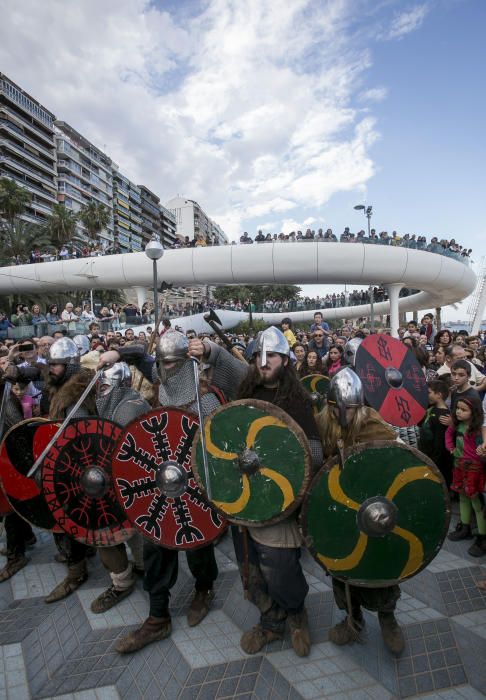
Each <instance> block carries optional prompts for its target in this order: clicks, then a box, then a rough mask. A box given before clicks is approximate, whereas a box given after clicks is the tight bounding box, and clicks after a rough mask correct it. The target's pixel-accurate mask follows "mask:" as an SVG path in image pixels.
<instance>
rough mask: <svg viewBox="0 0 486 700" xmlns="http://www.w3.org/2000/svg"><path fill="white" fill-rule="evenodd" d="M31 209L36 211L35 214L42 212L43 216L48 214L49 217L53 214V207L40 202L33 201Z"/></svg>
mask: <svg viewBox="0 0 486 700" xmlns="http://www.w3.org/2000/svg"><path fill="white" fill-rule="evenodd" d="M29 207H30V208H31V209H32V210H33V211H35V212H39V211H40V212H42V213H43V214H47V215H48V216H49V215H50V214H52V205H51V206H49V205H48V204H43V203H42V202H39V200H33V201H32V202H31V203H30V205H29Z"/></svg>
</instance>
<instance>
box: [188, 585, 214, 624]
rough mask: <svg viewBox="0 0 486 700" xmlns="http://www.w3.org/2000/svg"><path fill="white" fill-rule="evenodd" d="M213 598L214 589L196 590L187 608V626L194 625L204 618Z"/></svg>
mask: <svg viewBox="0 0 486 700" xmlns="http://www.w3.org/2000/svg"><path fill="white" fill-rule="evenodd" d="M213 598H214V591H213V590H212V589H211V590H209V591H196V592H195V593H194V597H193V599H192V601H191V605H190V607H189V610H188V611H187V624H188V625H189V627H195V626H196V625H198V624H199V623H200V622H201V620H204V618H205V617H206V615H207V614H208V612H209V608H210V607H211V601H212V600H213Z"/></svg>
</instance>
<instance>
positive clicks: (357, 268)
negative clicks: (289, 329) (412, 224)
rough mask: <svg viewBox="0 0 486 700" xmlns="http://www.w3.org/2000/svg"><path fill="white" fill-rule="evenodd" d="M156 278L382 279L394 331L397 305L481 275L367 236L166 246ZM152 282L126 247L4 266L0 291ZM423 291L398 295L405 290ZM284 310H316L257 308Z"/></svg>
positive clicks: (435, 301)
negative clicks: (335, 240) (349, 240)
mask: <svg viewBox="0 0 486 700" xmlns="http://www.w3.org/2000/svg"><path fill="white" fill-rule="evenodd" d="M157 279H158V284H159V285H160V284H161V283H162V282H167V283H169V284H174V285H175V286H184V285H191V286H192V285H224V284H228V285H231V284H251V285H255V284H314V285H319V284H347V285H370V284H373V285H382V286H384V287H386V289H387V291H388V295H389V300H388V301H385V302H381V303H377V304H375V305H374V313H375V314H377V315H381V314H388V313H389V314H390V325H391V328H392V332H393V333H394V334H395V333H396V329H397V328H398V325H399V323H398V319H399V311H412V310H416V309H417V310H418V309H431V308H434V307H436V306H446V305H447V304H452V303H455V302H458V301H461V300H462V299H464V298H465V297H467V296H469V294H471V293H472V292H473V290H474V288H475V285H476V276H475V274H474V273H473V271H472V270H471V268H470V267H468V265H467V264H465V263H463V262H461V261H460V260H457V259H454V258H450V257H446V256H444V255H440V254H438V253H430V252H426V251H421V250H413V249H410V248H402V247H393V246H382V245H365V244H362V243H322V242H316V241H312V242H297V243H264V244H260V245H257V244H254V245H227V246H217V247H207V248H181V249H178V250H166V251H165V253H164V256H163V257H162V258H161V259H160V260H159V261H158V262H157ZM152 285H153V267H152V261H151V260H149V259H148V258H147V257H146V255H145V254H144V253H126V254H123V255H107V256H103V257H94V258H81V259H75V260H65V261H56V262H44V263H37V264H32V265H15V266H11V267H3V268H0V294H4V295H7V294H22V293H29V294H31V295H32V294H35V293H39V294H42V293H43V292H47V291H49V292H56V291H58V292H67V291H69V290H70V289H72V290H75V289H76V290H79V289H87V290H90V289H94V290H95V289H127V288H130V287H131V288H134V289H135V290H136V291H137V294H138V300H139V303H141V302H143V300H144V298H145V293H146V292H145V290H146V288H147V287H152ZM403 287H407V288H409V289H417V290H420V291H419V292H418V293H415V294H412V295H410V296H408V297H403V298H399V292H400V289H402V288H403ZM218 314H219V315H220V317H221V320H222V322H223V326H224V327H226V328H231V327H233V326H235V325H236V324H237V323H238V322H239V321H240V320H241V319H242V318H246V317H247V314H245V313H242V312H230V311H226V312H218ZM322 314H323V316H324V318H325V319H328V320H329V319H333V318H343V316H345V317H346V318H349V319H352V318H358V317H360V316H367V315H369V314H370V306H369V305H367V304H365V305H360V306H348V307H345V308H343V307H340V308H333V309H324V310H323V311H322ZM283 316H288V317H290V318H291V319H292V320H293V321H295V322H299V321H307V320H309V319H311V318H312V316H313V311H294V312H290V313H285V314H277V313H269V314H260V313H257V314H254V317H255V318H263V319H264V320H267V321H268V322H270V323H278V322H279V321H280V320H281V318H282V317H283ZM174 321H175V322H176V323H178V325H181V326H182V327H183V328H184V327H186V326H187V327H191V328H195V330H197V331H200V330H203V326H204V329H205V330H208V329H209V327H208V326H205V324H204V321H203V319H202V316H201V317H200V318H198V317H197V316H196V317H195V316H191V317H183V318H181V319H175V320H174Z"/></svg>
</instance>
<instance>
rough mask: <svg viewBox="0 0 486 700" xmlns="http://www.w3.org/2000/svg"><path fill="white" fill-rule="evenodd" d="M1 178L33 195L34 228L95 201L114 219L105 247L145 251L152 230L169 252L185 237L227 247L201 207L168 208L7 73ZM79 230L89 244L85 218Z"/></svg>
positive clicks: (0, 79)
mask: <svg viewBox="0 0 486 700" xmlns="http://www.w3.org/2000/svg"><path fill="white" fill-rule="evenodd" d="M0 177H8V178H11V179H12V180H14V181H15V182H16V183H17V184H18V185H20V186H22V187H25V188H26V189H27V190H28V191H29V192H30V194H31V196H32V201H31V203H30V205H29V206H28V208H27V210H26V212H25V214H24V215H23V217H22V218H23V219H25V220H26V221H28V222H31V223H34V224H40V225H42V224H44V223H45V221H46V218H47V217H48V216H49V214H51V212H52V207H53V205H54V204H55V203H56V202H60V203H62V204H64V206H65V207H66V208H67V209H69V210H70V211H73V212H74V213H78V212H79V211H80V210H81V207H82V206H83V205H85V204H89V203H90V202H98V203H99V204H103V205H104V206H105V207H106V208H107V209H108V212H109V215H110V220H109V223H108V226H107V227H106V229H105V230H103V231H101V233H100V234H99V239H100V242H101V243H102V244H103V246H104V247H105V248H106V249H107V250H110V249H113V248H114V247H115V249H119V250H120V252H129V251H140V250H143V249H144V247H145V245H146V243H147V242H148V241H149V240H150V238H151V237H152V235H153V234H154V233H155V234H157V235H158V236H159V237H160V239H161V241H162V243H163V245H164V246H166V247H169V246H170V245H171V244H172V243H174V242H175V241H176V239H177V237H178V236H179V237H181V236H182V237H184V236H186V235H188V236H190V237H191V238H195V237H197V236H198V235H202V236H204V237H206V236H209V237H211V236H212V235H213V234H214V235H216V236H217V238H218V240H219V242H220V243H224V242H227V237H226V235H225V233H224V232H223V231H222V230H221V228H220V227H219V226H218V225H217V224H216V223H215V222H214V221H212V220H211V219H210V218H209V217H208V216H207V215H206V214H205V212H204V211H203V210H202V208H201V207H200V206H199V204H198V203H197V202H195V201H193V200H190V199H185V198H182V197H174V198H173V199H171V200H170V202H168V203H167V205H166V206H162V205H161V203H160V197H158V196H157V195H156V194H154V193H153V192H151V190H149V189H148V188H147V187H145V186H144V185H136V184H135V183H134V182H132V181H131V180H130V179H129V178H128V177H127V176H126V175H124V174H123V173H122V172H120V170H119V167H118V165H117V164H116V163H114V162H113V161H112V159H111V158H110V157H109V156H108V155H107V154H106V153H104V152H103V151H101V150H100V149H99V148H97V147H96V146H95V145H94V144H93V143H91V142H90V141H89V140H88V139H87V138H86V137H85V136H83V135H82V134H80V133H79V132H78V131H76V129H74V127H72V126H71V125H70V124H68V123H67V122H65V121H62V120H60V119H57V118H56V116H55V115H54V114H53V113H52V112H49V110H47V109H46V108H45V107H43V106H42V105H41V104H40V103H39V102H37V101H36V100H35V99H34V98H33V97H31V96H30V95H29V94H28V93H26V92H25V91H24V90H22V88H20V87H19V86H18V85H16V84H15V83H13V82H12V81H11V80H10V79H9V78H8V77H7V76H6V75H4V74H3V73H0ZM77 227H78V231H77V235H78V237H79V238H80V239H81V240H84V241H86V240H87V233H86V230H85V228H84V226H83V224H82V223H81V221H78V223H77ZM115 243H116V245H115Z"/></svg>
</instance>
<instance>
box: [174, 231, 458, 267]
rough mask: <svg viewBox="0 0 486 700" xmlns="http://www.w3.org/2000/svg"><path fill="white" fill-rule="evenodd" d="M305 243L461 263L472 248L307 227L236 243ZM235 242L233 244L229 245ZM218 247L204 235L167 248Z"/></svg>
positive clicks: (394, 234) (243, 238) (442, 241)
mask: <svg viewBox="0 0 486 700" xmlns="http://www.w3.org/2000/svg"><path fill="white" fill-rule="evenodd" d="M300 241H302V242H306V241H318V242H323V243H337V242H340V243H365V244H374V245H391V246H394V247H402V248H412V249H415V250H425V251H428V252H430V253H440V254H441V255H447V256H450V257H455V258H458V259H461V260H462V261H463V262H465V259H467V258H469V257H470V255H471V253H472V249H471V248H465V247H463V246H461V245H459V244H458V243H456V241H455V239H454V238H451V239H450V240H447V239H445V238H441V239H439V238H437V237H436V236H434V237H433V238H432V239H431V240H430V242H429V243H427V238H426V237H425V236H417V235H416V234H409V233H406V234H404V235H399V234H398V233H397V231H393V232H392V233H391V235H390V234H389V233H388V232H387V231H381V232H380V233H377V232H376V230H375V229H374V228H373V229H371V231H370V233H369V235H367V234H366V232H365V231H364V229H361V230H360V231H358V232H357V233H351V231H350V229H349V227H348V226H346V228H345V229H344V231H343V233H342V234H341V235H340V236H339V239H338V237H337V236H336V234H334V233H333V231H332V229H330V228H328V229H327V231H325V232H324V231H323V229H322V228H320V229H318V230H317V231H316V230H315V229H310V228H308V229H307V230H306V231H305V232H303V231H291V232H290V233H283V232H281V233H273V234H272V233H266V234H264V233H263V231H262V230H259V231H258V232H257V234H256V236H255V238H254V239H253V238H252V237H251V236H250V235H249V234H248V232H247V231H245V232H244V233H243V234H242V235H241V236H240V240H239V242H240V244H242V245H251V244H253V243H292V242H300ZM235 244H236V242H235V241H233V245H235ZM211 245H219V241H218V239H217V237H216V236H215V235H214V234H213V236H209V234H208V235H207V236H206V237H204V236H201V235H200V236H197V237H196V238H195V239H190V238H189V236H186V237H185V239H184V241H179V240H178V241H176V242H174V243H173V244H172V246H171V248H192V247H199V246H211Z"/></svg>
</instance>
